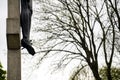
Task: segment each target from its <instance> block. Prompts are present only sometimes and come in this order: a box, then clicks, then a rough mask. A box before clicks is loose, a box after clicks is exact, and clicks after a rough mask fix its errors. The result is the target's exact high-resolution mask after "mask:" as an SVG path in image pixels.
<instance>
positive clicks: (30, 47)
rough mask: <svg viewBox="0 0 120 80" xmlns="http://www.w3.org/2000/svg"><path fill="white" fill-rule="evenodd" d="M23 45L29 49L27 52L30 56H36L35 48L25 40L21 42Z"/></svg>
mask: <svg viewBox="0 0 120 80" xmlns="http://www.w3.org/2000/svg"><path fill="white" fill-rule="evenodd" d="M21 45H22V46H23V47H24V48H26V49H27V51H28V52H29V54H31V55H34V54H35V50H34V48H33V47H32V46H31V44H30V43H28V42H25V41H24V40H21Z"/></svg>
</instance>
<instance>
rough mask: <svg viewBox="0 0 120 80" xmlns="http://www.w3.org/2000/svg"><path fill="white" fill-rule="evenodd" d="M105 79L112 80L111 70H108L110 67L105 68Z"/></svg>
mask: <svg viewBox="0 0 120 80" xmlns="http://www.w3.org/2000/svg"><path fill="white" fill-rule="evenodd" d="M107 79H108V80H112V76H111V68H110V66H108V68H107Z"/></svg>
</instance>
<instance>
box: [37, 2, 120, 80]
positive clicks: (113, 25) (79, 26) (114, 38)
mask: <svg viewBox="0 0 120 80" xmlns="http://www.w3.org/2000/svg"><path fill="white" fill-rule="evenodd" d="M36 2H38V3H40V5H42V6H41V8H40V9H41V10H40V13H39V9H38V11H37V12H38V14H39V17H38V16H37V19H38V20H39V22H38V24H39V25H41V26H39V25H38V28H37V29H36V30H37V31H40V32H44V33H45V35H46V36H45V38H44V39H40V40H39V42H41V43H40V46H42V47H41V52H42V51H43V52H46V54H45V56H46V55H48V53H50V52H53V51H54V52H56V53H64V54H65V56H64V57H63V58H62V60H61V64H62V62H64V61H66V60H67V64H68V63H69V62H70V61H72V60H74V59H77V60H80V61H81V60H82V61H84V62H86V63H87V64H88V66H89V67H90V69H91V71H92V73H93V75H94V77H95V79H96V80H101V77H100V75H99V72H98V70H99V62H100V59H99V56H100V55H101V54H103V55H104V58H103V59H104V61H105V64H106V65H107V78H108V80H112V77H111V66H112V62H113V58H114V55H115V53H118V51H117V48H118V47H117V46H116V45H117V44H118V40H119V36H120V35H119V31H118V30H119V25H120V17H119V9H120V7H119V0H49V1H46V0H37V1H36Z"/></svg>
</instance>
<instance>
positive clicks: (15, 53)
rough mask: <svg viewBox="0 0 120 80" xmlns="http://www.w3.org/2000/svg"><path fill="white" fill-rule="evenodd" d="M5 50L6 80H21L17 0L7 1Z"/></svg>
mask: <svg viewBox="0 0 120 80" xmlns="http://www.w3.org/2000/svg"><path fill="white" fill-rule="evenodd" d="M7 49H8V59H7V62H8V68H7V80H21V51H20V1H19V0H8V18H7Z"/></svg>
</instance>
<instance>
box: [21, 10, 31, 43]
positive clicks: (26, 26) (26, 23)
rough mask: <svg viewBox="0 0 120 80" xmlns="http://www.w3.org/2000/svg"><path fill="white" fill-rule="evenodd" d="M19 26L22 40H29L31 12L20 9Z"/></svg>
mask: <svg viewBox="0 0 120 80" xmlns="http://www.w3.org/2000/svg"><path fill="white" fill-rule="evenodd" d="M20 18H21V27H22V34H23V40H25V41H27V42H29V40H30V28H31V13H30V11H29V10H28V11H22V12H21V16H20Z"/></svg>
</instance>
